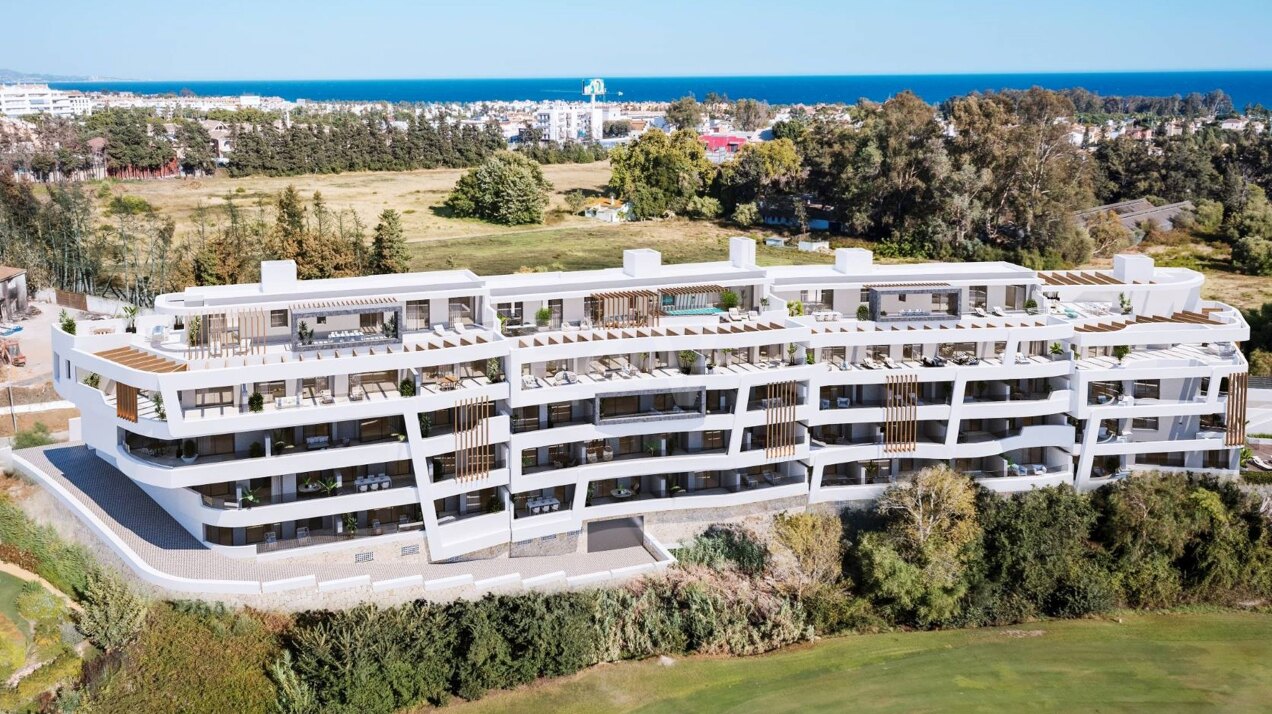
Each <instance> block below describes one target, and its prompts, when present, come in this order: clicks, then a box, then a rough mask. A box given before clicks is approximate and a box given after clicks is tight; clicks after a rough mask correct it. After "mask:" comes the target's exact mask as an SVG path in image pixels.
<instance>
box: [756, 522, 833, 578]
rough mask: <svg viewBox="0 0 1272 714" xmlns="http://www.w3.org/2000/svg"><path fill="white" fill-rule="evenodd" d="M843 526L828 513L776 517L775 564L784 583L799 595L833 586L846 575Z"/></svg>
mask: <svg viewBox="0 0 1272 714" xmlns="http://www.w3.org/2000/svg"><path fill="white" fill-rule="evenodd" d="M843 558H844V543H843V526H842V525H841V524H840V522H839V519H838V518H837V517H835V516H833V515H830V514H825V513H810V512H804V513H779V514H777V515H776V516H774V517H773V549H772V557H771V560H772V564H773V566H774V568H773V569H774V571H775V572H776V576H777V578H778V579H779V581H781V582H785V583H789V584H791V585H794V586H795V587H796V588H797V589H798V591H799V592H803V591H804V590H805V589H808V588H811V587H813V586H815V585H833V584H834V583H836V582H838V580H839V578H840V576H841V575H842V574H843V568H842V566H843Z"/></svg>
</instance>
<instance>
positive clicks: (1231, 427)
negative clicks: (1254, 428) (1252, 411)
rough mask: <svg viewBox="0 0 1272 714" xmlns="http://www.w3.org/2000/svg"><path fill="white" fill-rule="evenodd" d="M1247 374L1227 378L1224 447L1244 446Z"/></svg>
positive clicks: (1234, 374)
mask: <svg viewBox="0 0 1272 714" xmlns="http://www.w3.org/2000/svg"><path fill="white" fill-rule="evenodd" d="M1249 383H1250V373H1249V372H1235V373H1233V374H1232V375H1230V376H1229V377H1228V414H1227V417H1228V433H1227V434H1225V435H1224V439H1223V443H1224V445H1225V446H1244V445H1245V440H1246V388H1247V387H1248V386H1249Z"/></svg>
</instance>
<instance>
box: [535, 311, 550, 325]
mask: <svg viewBox="0 0 1272 714" xmlns="http://www.w3.org/2000/svg"><path fill="white" fill-rule="evenodd" d="M551 320H552V311H551V310H549V309H548V308H546V307H541V308H539V309H538V310H535V311H534V324H536V325H538V326H539V327H545V326H546V325H547V324H548V323H549V322H550V321H551Z"/></svg>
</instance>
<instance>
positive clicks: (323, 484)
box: [318, 478, 336, 496]
mask: <svg viewBox="0 0 1272 714" xmlns="http://www.w3.org/2000/svg"><path fill="white" fill-rule="evenodd" d="M318 487H319V488H321V489H322V492H323V493H324V494H326V495H328V496H334V495H336V480H335V479H334V478H325V479H323V480H322V481H319V482H318Z"/></svg>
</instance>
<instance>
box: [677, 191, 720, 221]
mask: <svg viewBox="0 0 1272 714" xmlns="http://www.w3.org/2000/svg"><path fill="white" fill-rule="evenodd" d="M723 212H724V208H723V207H722V206H721V205H720V199H718V198H713V197H711V196H694V197H693V198H690V199H689V201H688V202H686V203H685V214H686V215H689V216H692V217H693V218H702V219H706V220H711V219H714V218H719V217H720V214H721V213H723Z"/></svg>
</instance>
